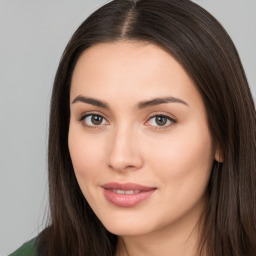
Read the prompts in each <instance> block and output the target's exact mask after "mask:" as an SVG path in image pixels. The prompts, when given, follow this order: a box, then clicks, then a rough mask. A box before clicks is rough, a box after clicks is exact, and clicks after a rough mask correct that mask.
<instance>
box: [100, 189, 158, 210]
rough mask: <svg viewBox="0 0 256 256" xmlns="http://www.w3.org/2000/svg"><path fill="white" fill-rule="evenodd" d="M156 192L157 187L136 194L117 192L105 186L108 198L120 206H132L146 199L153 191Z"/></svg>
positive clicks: (105, 193)
mask: <svg viewBox="0 0 256 256" xmlns="http://www.w3.org/2000/svg"><path fill="white" fill-rule="evenodd" d="M154 192H155V189H152V190H147V191H141V192H139V193H136V194H128V195H127V194H117V193H115V192H113V191H111V190H109V189H105V188H104V195H105V197H106V199H107V200H108V201H109V202H110V203H112V204H114V205H116V206H119V207H132V206H135V205H137V204H139V203H140V202H142V201H144V200H146V199H147V198H149V197H150V196H151V195H152V194H153V193H154Z"/></svg>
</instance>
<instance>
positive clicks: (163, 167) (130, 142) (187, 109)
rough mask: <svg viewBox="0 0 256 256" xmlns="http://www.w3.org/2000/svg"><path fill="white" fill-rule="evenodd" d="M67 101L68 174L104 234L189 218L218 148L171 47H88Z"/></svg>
mask: <svg viewBox="0 0 256 256" xmlns="http://www.w3.org/2000/svg"><path fill="white" fill-rule="evenodd" d="M70 109H71V118H70V127H69V137H68V142H69V150H70V155H71V159H72V163H73V166H74V171H75V175H76V178H77V180H78V183H79V186H80V188H81V190H82V192H83V194H84V197H85V198H86V200H87V201H88V203H89V204H90V206H91V208H92V209H93V211H94V212H95V214H96V215H97V216H98V218H99V219H100V220H101V222H102V223H103V225H104V226H105V227H106V228H107V229H108V230H109V231H110V232H112V233H114V234H117V235H123V236H125V235H142V234H149V233H152V232H156V231H159V230H161V229H163V228H164V227H165V228H171V229H175V228H179V229H182V228H187V227H193V226H194V225H195V223H196V222H197V221H198V219H199V218H200V214H201V213H202V211H203V208H204V204H205V200H206V188H207V184H208V181H209V176H210V173H211V168H212V164H213V161H214V158H217V156H218V152H217V150H216V148H215V144H214V143H213V140H212V137H211V134H210V131H209V128H208V124H207V117H206V111H205V108H204V105H203V102H202V99H201V97H200V94H199V93H198V91H197V89H196V87H195V85H194V83H193V81H192V80H191V79H190V77H189V76H188V75H187V74H186V72H185V71H184V69H183V68H182V66H181V65H180V64H179V63H178V62H177V61H176V60H175V59H174V58H173V57H172V56H171V55H169V54H168V53H167V52H165V51H164V50H162V49H161V48H159V47H157V46H155V45H153V44H149V43H142V42H140V43H138V42H137V43H136V42H127V41H126V42H125V41H119V42H115V43H102V44H98V45H96V46H93V47H91V48H89V49H87V50H86V51H85V52H84V53H83V54H82V56H81V57H80V59H79V60H78V63H77V65H76V67H75V70H74V73H73V77H72V83H71V92H70ZM217 160H218V159H217Z"/></svg>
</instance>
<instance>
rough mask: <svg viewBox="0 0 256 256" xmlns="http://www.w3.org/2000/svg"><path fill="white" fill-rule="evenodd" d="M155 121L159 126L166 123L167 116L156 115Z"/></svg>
mask: <svg viewBox="0 0 256 256" xmlns="http://www.w3.org/2000/svg"><path fill="white" fill-rule="evenodd" d="M156 123H157V124H158V125H159V126H163V125H165V124H166V123H167V118H166V117H163V116H157V118H156Z"/></svg>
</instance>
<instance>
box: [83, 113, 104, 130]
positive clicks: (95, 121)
mask: <svg viewBox="0 0 256 256" xmlns="http://www.w3.org/2000/svg"><path fill="white" fill-rule="evenodd" d="M79 121H81V122H83V124H84V125H85V126H89V127H97V126H101V125H105V124H107V123H108V122H107V120H106V119H105V118H104V117H103V116H101V115H98V114H88V115H84V116H82V118H81V119H80V120H79Z"/></svg>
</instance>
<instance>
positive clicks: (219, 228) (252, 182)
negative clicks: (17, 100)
mask: <svg viewBox="0 0 256 256" xmlns="http://www.w3.org/2000/svg"><path fill="white" fill-rule="evenodd" d="M117 40H133V41H134V40H135V41H146V42H151V43H153V44H156V45H158V46H159V47H162V48H164V49H165V50H167V51H168V52H169V53H170V54H171V55H172V56H173V57H175V58H176V59H177V61H179V62H180V63H181V64H182V66H183V67H184V69H185V70H186V71H187V73H188V74H189V75H190V77H191V78H192V79H193V80H194V82H195V84H196V86H197V89H198V91H199V93H200V94H201V96H202V99H203V102H204V104H205V108H206V111H207V116H208V122H209V127H210V130H211V133H212V136H213V138H214V140H215V141H216V143H218V144H219V146H220V148H221V150H222V155H223V156H222V157H223V159H224V161H223V163H217V162H215V163H214V165H213V168H212V175H211V179H210V182H209V186H208V194H209V201H208V205H207V207H206V210H205V215H204V218H203V219H204V221H203V222H202V223H201V224H200V225H201V227H202V238H201V247H200V248H201V250H203V251H205V252H206V255H207V256H217V255H218V256H220V255H232V256H238V255H239V256H241V255H247V256H249V255H250V256H252V255H256V191H255V189H256V156H255V153H256V136H255V135H256V114H255V107H254V103H253V99H252V95H251V93H250V89H249V87H248V83H247V80H246V76H245V72H244V70H243V67H242V64H241V61H240V59H239V56H238V53H237V51H236V48H235V46H234V44H233V43H232V40H231V39H230V37H229V36H228V34H227V33H226V31H225V30H224V29H223V27H222V26H221V25H220V24H219V22H218V21H217V20H216V19H215V18H214V17H212V16H211V15H210V14H209V13H208V12H207V11H205V10H204V9H203V8H201V7H199V6H198V5H196V4H195V3H193V2H191V1H189V0H140V1H135V0H134V1H132V0H114V1H111V2H110V3H108V4H106V5H104V6H103V7H101V8H100V9H98V10H97V11H96V12H94V13H93V14H92V15H91V16H89V17H88V18H87V19H86V20H85V21H84V22H83V23H82V24H81V25H80V27H79V28H78V29H77V31H76V32H75V33H74V35H73V37H72V38H71V40H70V42H69V43H68V45H67V47H66V49H65V51H64V53H63V56H62V58H61V61H60V64H59V68H58V71H57V74H56V77H55V81H54V86H53V92H52V100H51V113H50V129H49V151H48V159H49V162H48V169H49V197H50V198H49V200H50V216H51V219H50V223H49V226H48V227H47V228H46V229H45V231H44V232H42V233H41V235H40V237H39V244H38V248H39V252H40V253H41V255H44V254H45V255H52V256H53V255H54V256H55V255H74V256H82V255H90V256H92V255H95V256H96V255H98V256H110V255H114V252H115V247H116V242H117V236H115V235H113V234H110V233H109V232H108V231H107V230H106V229H105V228H104V226H103V225H102V224H101V222H100V221H99V220H98V218H97V217H96V216H95V214H94V213H93V211H92V210H91V208H90V206H89V205H88V203H87V201H86V199H85V198H84V196H83V194H82V193H81V191H80V188H79V185H78V183H77V181H76V178H75V175H74V171H73V167H72V164H71V159H70V155H69V150H68V129H69V118H70V110H69V91H70V82H71V77H72V73H73V70H74V67H75V65H76V62H77V60H78V58H79V57H80V55H81V53H82V52H83V51H84V50H86V49H87V48H89V47H91V46H92V45H95V44H97V43H100V42H114V41H117ZM88 161H90V160H89V159H88Z"/></svg>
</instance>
